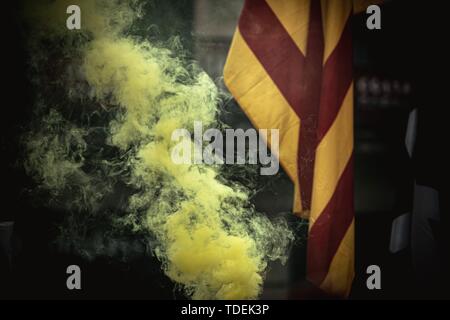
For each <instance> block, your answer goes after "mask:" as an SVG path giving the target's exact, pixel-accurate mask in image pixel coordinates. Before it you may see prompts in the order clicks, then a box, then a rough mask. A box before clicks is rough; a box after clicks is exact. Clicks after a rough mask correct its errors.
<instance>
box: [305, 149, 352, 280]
mask: <svg viewBox="0 0 450 320" xmlns="http://www.w3.org/2000/svg"><path fill="white" fill-rule="evenodd" d="M352 221H353V156H351V157H350V159H349V161H348V163H347V166H346V168H345V170H344V172H343V173H342V175H341V177H340V179H339V182H338V185H337V187H336V190H335V192H334V194H333V196H332V198H331V200H330V202H328V204H327V206H326V207H325V209H324V210H323V212H322V213H321V215H320V216H319V217H318V219H317V220H316V221H315V222H314V225H313V226H312V227H311V229H310V231H309V238H308V258H307V274H308V279H309V280H311V281H312V282H313V283H315V284H320V283H322V281H323V280H324V279H325V277H326V275H327V273H328V269H329V267H330V264H331V261H332V260H333V257H334V255H335V254H336V251H337V250H338V248H339V245H340V243H341V241H342V239H343V238H344V236H345V233H346V232H347V230H348V228H349V227H350V225H351V223H352Z"/></svg>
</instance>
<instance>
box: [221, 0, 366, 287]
mask: <svg viewBox="0 0 450 320" xmlns="http://www.w3.org/2000/svg"><path fill="white" fill-rule="evenodd" d="M359 7H361V6H359ZM352 13H353V2H352V1H351V0H342V1H334V0H322V1H320V0H265V1H264V0H246V1H245V4H244V7H243V10H242V13H241V16H240V19H239V24H238V27H237V29H236V32H235V34H234V37H233V41H232V44H231V47H230V51H229V54H228V58H227V62H226V65H225V69H224V80H225V84H226V86H227V87H228V89H229V90H230V92H231V93H232V95H233V96H234V98H235V99H236V101H237V102H238V103H239V105H240V106H241V108H242V109H243V110H244V112H245V113H246V114H247V116H248V117H249V119H250V120H251V121H252V123H253V125H254V126H255V127H256V128H276V129H279V137H280V144H279V154H278V157H279V160H280V163H281V165H282V166H283V168H284V170H285V172H286V173H287V174H288V175H289V177H290V179H291V180H292V182H293V184H294V187H295V192H294V194H295V197H294V198H295V199H294V204H293V210H294V212H295V213H296V214H298V215H300V216H302V217H304V218H309V237H308V254H307V278H308V280H310V281H311V282H312V283H314V284H315V285H316V286H318V287H320V288H321V289H322V290H324V291H325V292H327V293H329V294H332V295H337V296H347V295H348V294H349V292H350V288H351V284H352V281H353V277H354V210H353V156H352V154H353V80H352V39H351V28H350V20H351V19H350V18H351V16H352Z"/></svg>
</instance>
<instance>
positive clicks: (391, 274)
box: [0, 0, 449, 299]
mask: <svg viewBox="0 0 450 320" xmlns="http://www.w3.org/2000/svg"><path fill="white" fill-rule="evenodd" d="M198 2H201V1H198ZM442 3H443V2H442V1H440V2H439V1H420V2H419V1H402V0H392V1H388V2H387V3H386V4H385V5H383V6H382V29H381V30H374V31H371V30H368V29H367V28H366V27H365V19H366V15H365V14H360V15H358V16H355V17H354V21H353V34H354V40H353V41H354V72H355V177H356V178H355V179H356V180H355V208H356V213H355V215H356V252H355V254H356V279H355V283H354V287H353V290H352V294H351V298H354V299H361V298H363V299H366V298H367V299H407V298H433V297H435V298H443V297H447V298H448V297H449V294H448V292H446V290H445V288H444V287H436V288H434V290H433V291H432V292H424V291H422V290H421V288H420V287H419V286H418V285H417V281H416V279H415V276H414V273H413V269H412V264H411V257H410V249H409V248H406V249H404V250H402V251H401V252H398V253H396V254H393V253H390V252H389V241H390V232H391V224H392V221H393V219H394V218H396V217H397V216H399V215H401V214H403V213H405V212H408V211H410V210H411V206H412V187H413V181H414V180H416V181H417V180H419V181H421V183H422V184H425V185H429V186H433V188H435V189H437V190H438V191H439V193H440V198H441V201H442V212H443V216H442V217H444V220H445V219H448V218H447V217H448V195H449V193H448V188H447V187H446V181H447V174H448V169H447V166H448V164H449V161H448V156H447V153H448V152H447V150H446V148H447V146H448V141H447V139H448V134H447V132H446V130H445V129H446V123H447V121H448V120H447V116H446V112H445V111H446V108H447V107H448V100H447V94H446V93H447V91H448V88H447V87H448V85H447V84H448V80H447V70H448V69H447V67H448V62H447V59H448V55H447V49H446V48H447V43H446V42H447V41H448V40H447V39H448V31H449V30H448V26H447V25H446V17H445V9H444V8H443V5H442ZM195 5H196V4H195V1H193V0H191V1H188V0H186V1H153V2H152V3H151V4H149V6H151V8H152V11H151V12H152V14H150V16H149V17H147V18H149V19H153V21H155V24H157V25H158V26H160V37H161V38H168V37H169V36H170V35H173V34H179V35H180V36H181V38H182V39H183V45H184V46H185V47H186V48H187V49H189V50H191V51H192V55H193V58H195V59H197V60H199V61H200V64H201V65H202V66H203V67H204V68H205V70H206V71H207V72H208V73H209V74H210V75H211V76H212V77H213V78H215V77H217V76H219V74H218V73H219V70H221V64H222V66H223V60H224V55H225V56H226V52H227V49H228V46H229V42H230V38H229V37H223V36H208V32H205V33H202V31H201V30H200V31H199V30H198V25H197V24H196V17H197V15H198V13H199V11H198V6H197V7H196V6H195ZM5 6H6V5H5ZM8 6H10V7H8ZM8 6H7V8H5V9H4V10H5V11H6V12H7V14H4V15H3V16H2V19H1V20H2V31H3V33H4V36H3V39H2V40H3V43H4V44H5V45H4V46H3V49H2V53H3V55H4V56H3V59H2V61H3V63H2V65H3V68H2V77H3V81H2V82H3V85H2V89H3V91H4V92H3V93H2V107H1V117H0V119H1V128H0V129H1V131H2V134H1V177H2V182H3V183H2V192H1V193H0V194H1V209H0V222H1V221H9V220H14V221H15V228H14V235H13V249H14V259H13V267H12V269H10V268H8V267H7V265H6V263H5V262H3V263H1V262H0V297H5V298H125V299H129V298H143V299H174V298H176V299H182V298H183V297H182V296H181V295H180V294H178V293H177V292H176V291H174V288H173V284H172V283H171V282H170V281H169V280H168V279H167V278H166V277H165V276H164V275H163V274H162V272H161V270H160V268H159V265H158V263H157V261H155V259H153V258H152V257H142V258H135V259H133V260H132V261H127V262H120V261H116V260H110V259H107V258H104V259H102V258H99V259H96V260H95V261H92V262H87V261H84V260H81V259H80V258H79V257H76V256H72V255H67V254H61V253H58V252H57V251H55V250H54V249H53V246H52V245H51V244H52V240H53V239H54V237H55V234H56V232H57V228H56V225H57V223H58V221H60V219H61V215H60V214H59V213H58V212H53V211H51V210H49V209H46V208H41V207H36V206H35V205H33V204H32V203H31V200H30V197H29V192H28V190H27V188H26V186H29V185H30V183H31V182H30V181H29V179H28V178H27V177H26V176H25V175H24V173H23V171H22V169H21V168H20V166H18V163H17V159H19V158H20V152H21V151H20V147H19V140H18V139H19V137H20V134H21V133H22V132H23V130H24V128H26V126H27V123H28V121H29V119H30V111H31V105H32V102H33V101H32V97H31V94H30V92H31V85H30V83H29V80H28V79H27V76H26V73H27V72H26V70H27V69H26V68H27V66H26V60H27V53H26V50H25V49H26V48H25V47H24V42H23V33H22V32H21V28H20V23H19V19H18V14H17V8H18V6H17V5H11V4H9V5H8ZM200 12H201V11H200ZM226 17H228V15H227V13H226V12H225V13H224V19H225V18H226ZM217 23H220V21H218V22H217ZM358 83H359V84H360V85H359V86H358ZM396 83H397V84H398V85H396ZM395 87H399V88H400V89H398V90H397V89H394V88H395ZM364 88H366V89H364ZM389 88H390V89H389ZM408 88H409V89H408ZM416 107H417V108H419V119H421V120H420V121H419V128H418V142H417V146H416V152H415V156H414V160H413V161H410V160H409V157H408V155H407V153H406V149H405V146H404V139H405V133H406V124H407V119H408V114H409V112H410V110H411V109H412V108H416ZM229 111H230V113H229V115H228V118H227V119H226V120H227V121H228V122H229V123H230V124H232V125H233V126H235V127H243V128H245V127H248V126H249V125H250V124H249V122H248V120H247V119H246V118H245V115H244V114H243V113H242V112H241V111H240V110H239V107H238V106H237V105H235V104H231V105H230V106H229ZM277 183H278V185H277V186H275V188H273V189H270V190H267V191H265V192H264V193H262V194H261V195H260V196H258V197H257V198H256V199H255V204H256V206H257V208H258V209H259V210H260V211H262V212H266V213H267V214H269V215H276V214H278V212H288V211H290V209H291V204H292V190H291V189H292V186H291V184H290V181H289V180H288V179H287V178H286V177H285V176H284V177H282V178H281V179H280V180H279V181H278V182H277ZM290 220H292V223H293V224H294V225H296V226H298V227H297V228H296V229H297V232H298V235H299V240H298V241H297V242H296V245H295V246H294V248H293V250H292V253H291V256H290V258H289V261H288V264H287V266H285V267H283V266H280V265H279V264H274V265H273V266H271V270H270V271H269V273H268V279H267V281H266V284H265V285H266V287H265V290H264V293H263V297H264V298H287V297H290V298H304V297H308V294H311V295H310V297H316V296H317V293H315V292H313V293H311V291H310V290H311V289H310V287H309V285H308V283H307V282H306V281H305V280H304V264H305V263H304V262H305V257H306V252H305V245H306V240H305V232H306V226H305V225H302V222H301V221H299V219H297V218H295V217H290ZM0 259H4V257H0ZM70 264H78V265H79V266H80V267H81V270H82V279H83V280H82V288H83V290H81V291H75V292H70V291H68V290H67V289H66V286H65V282H66V277H67V275H66V273H65V270H66V267H67V266H68V265H70ZM371 264H376V265H379V266H380V267H381V270H382V290H378V291H377V290H375V291H369V290H367V288H366V284H365V282H366V278H367V275H366V268H367V266H369V265H371ZM292 292H294V294H293V293H292Z"/></svg>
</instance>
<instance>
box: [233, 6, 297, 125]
mask: <svg viewBox="0 0 450 320" xmlns="http://www.w3.org/2000/svg"><path fill="white" fill-rule="evenodd" d="M239 31H240V32H241V34H242V37H243V38H244V40H245V42H246V43H247V45H248V46H249V47H250V49H251V50H252V52H253V53H254V54H255V56H256V57H257V59H258V60H259V62H260V63H261V64H262V66H263V67H264V69H265V70H266V72H267V73H268V74H269V76H270V78H271V79H272V80H273V82H274V83H275V85H276V86H277V87H278V89H279V90H280V92H281V93H282V94H283V96H284V97H285V99H286V100H287V101H288V103H289V104H290V105H291V107H292V108H293V109H294V110H295V112H296V113H297V114H298V115H299V116H300V113H299V105H300V104H299V102H300V95H301V92H300V86H301V79H302V75H303V64H304V60H305V58H304V56H303V54H302V53H301V51H300V50H299V48H298V47H297V46H296V45H295V43H294V40H292V38H291V36H290V35H289V34H288V32H287V31H286V29H285V28H284V27H283V25H282V24H281V22H280V21H279V20H278V18H277V16H276V15H275V13H274V12H273V11H272V9H271V8H270V7H269V5H268V4H267V3H266V2H265V1H254V0H253V1H252V0H247V1H245V4H244V8H243V10H242V13H241V17H240V18H239ZM267 103H270V101H268V102H267Z"/></svg>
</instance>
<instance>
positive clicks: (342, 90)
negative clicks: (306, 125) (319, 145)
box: [317, 17, 353, 142]
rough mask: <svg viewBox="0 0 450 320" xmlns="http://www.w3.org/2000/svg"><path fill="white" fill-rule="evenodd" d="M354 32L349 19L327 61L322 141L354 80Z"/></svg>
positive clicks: (322, 99)
mask: <svg viewBox="0 0 450 320" xmlns="http://www.w3.org/2000/svg"><path fill="white" fill-rule="evenodd" d="M352 67H353V56H352V32H351V24H350V17H349V18H348V19H347V22H346V24H345V27H344V30H343V31H342V35H341V38H340V39H339V42H338V44H337V46H336V48H335V49H334V50H333V52H332V53H331V55H330V57H329V58H328V60H327V61H326V63H325V66H324V69H323V79H322V96H321V101H320V111H319V112H320V115H319V124H318V132H317V138H318V141H319V142H320V141H321V140H322V138H323V137H324V136H325V134H326V133H327V132H328V129H330V127H331V125H332V124H333V122H334V120H335V119H336V116H337V114H338V112H339V110H340V108H341V105H342V103H343V101H344V98H345V95H346V94H347V91H348V88H349V87H350V84H351V83H352V80H353V71H352V70H353V68H352Z"/></svg>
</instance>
